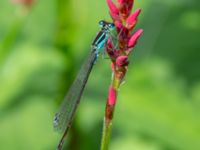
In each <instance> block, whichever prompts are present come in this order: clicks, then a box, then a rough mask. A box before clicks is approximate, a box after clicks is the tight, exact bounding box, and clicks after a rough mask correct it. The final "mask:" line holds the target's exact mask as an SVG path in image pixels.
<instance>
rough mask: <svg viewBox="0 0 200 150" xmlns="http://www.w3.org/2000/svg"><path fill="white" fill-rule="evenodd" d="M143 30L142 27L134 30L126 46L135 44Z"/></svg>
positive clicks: (130, 46)
mask: <svg viewBox="0 0 200 150" xmlns="http://www.w3.org/2000/svg"><path fill="white" fill-rule="evenodd" d="M142 32H143V30H142V29H139V30H138V31H136V32H135V33H134V34H133V35H132V36H131V38H130V39H129V41H128V48H132V47H134V46H135V44H136V42H137V40H138V38H139V37H140V36H141V34H142Z"/></svg>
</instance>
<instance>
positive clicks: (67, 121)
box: [54, 20, 115, 150]
mask: <svg viewBox="0 0 200 150" xmlns="http://www.w3.org/2000/svg"><path fill="white" fill-rule="evenodd" d="M99 25H100V27H101V30H100V31H99V32H98V34H97V36H96V37H95V39H94V41H93V42H92V45H91V51H90V54H89V56H88V57H87V59H86V60H85V62H84V63H83V65H82V67H81V69H80V71H79V73H78V75H77V77H76V79H75V80H74V82H73V84H72V85H71V87H70V89H69V91H68V93H67V95H66V96H65V98H64V100H63V102H62V104H61V107H60V110H59V111H58V112H57V113H56V114H55V118H54V128H55V129H56V130H59V131H61V132H63V133H64V134H63V136H62V138H61V140H60V143H59V145H58V147H57V150H61V149H62V146H63V143H64V139H65V137H66V135H67V132H68V130H69V128H70V126H71V123H72V119H73V116H74V114H75V111H76V109H77V107H78V105H79V103H80V99H81V96H82V93H83V90H84V88H85V85H86V83H87V80H88V77H89V75H90V72H91V70H92V68H93V65H94V64H95V62H96V60H97V58H98V56H99V53H100V52H101V51H102V48H103V47H104V45H105V44H106V42H107V40H108V38H109V37H110V32H111V31H112V30H114V29H115V25H114V24H113V23H109V22H106V21H104V20H102V21H100V22H99Z"/></svg>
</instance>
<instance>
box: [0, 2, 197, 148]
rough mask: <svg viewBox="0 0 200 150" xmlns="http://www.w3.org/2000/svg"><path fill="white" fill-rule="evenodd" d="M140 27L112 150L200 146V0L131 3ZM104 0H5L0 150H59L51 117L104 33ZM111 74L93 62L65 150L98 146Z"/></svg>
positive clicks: (105, 63)
mask: <svg viewBox="0 0 200 150" xmlns="http://www.w3.org/2000/svg"><path fill="white" fill-rule="evenodd" d="M138 7H141V8H142V13H141V15H140V17H139V23H138V25H137V27H136V28H143V29H144V33H143V35H142V37H141V39H140V40H139V41H138V44H137V46H136V47H135V49H134V53H132V55H131V57H130V62H131V64H130V65H129V69H128V72H127V76H126V82H125V84H124V85H122V86H121V88H120V92H119V97H118V104H117V107H116V111H115V115H114V122H113V132H112V137H111V143H110V150H200V117H199V116H200V78H199V77H200V69H199V67H200V51H198V50H199V48H200V42H199V40H200V39H199V38H200V36H199V35H200V1H199V0H178V1H174V0H163V1H159V0H149V1H139V0H135V6H134V9H136V8H138ZM101 19H106V20H108V21H111V19H110V17H109V15H108V8H107V5H106V1H105V0H98V1H94V0H37V1H36V2H35V3H34V5H33V6H32V8H31V9H29V8H25V7H24V6H23V5H20V4H14V3H12V2H11V1H10V0H1V1H0V150H27V149H28V150H53V149H55V148H56V145H57V143H58V141H59V139H60V137H61V135H60V134H58V133H56V132H54V130H53V127H52V124H53V123H52V120H53V117H54V113H55V112H56V110H57V109H58V107H59V104H60V102H61V101H62V99H63V97H64V95H65V93H66V91H67V89H68V88H69V86H70V84H71V83H72V81H73V79H74V78H75V75H76V73H77V71H78V69H79V68H80V66H81V63H82V61H83V60H84V58H85V56H86V55H87V53H88V51H89V48H90V44H91V41H92V39H93V38H94V36H95V34H96V32H97V31H98V30H99V27H98V21H99V20H101ZM110 78H111V70H110V61H109V60H108V59H101V57H100V59H99V60H98V62H97V63H96V65H95V67H94V69H93V71H92V73H91V76H90V79H89V82H88V84H87V87H86V89H85V92H84V94H83V98H82V101H81V105H80V106H79V109H78V112H77V113H76V117H75V120H74V122H73V126H72V128H71V130H70V134H69V136H68V139H67V144H66V148H65V149H70V150H97V149H99V147H100V140H101V133H102V120H103V116H104V109H105V103H106V101H105V100H106V97H107V90H108V87H109V83H110Z"/></svg>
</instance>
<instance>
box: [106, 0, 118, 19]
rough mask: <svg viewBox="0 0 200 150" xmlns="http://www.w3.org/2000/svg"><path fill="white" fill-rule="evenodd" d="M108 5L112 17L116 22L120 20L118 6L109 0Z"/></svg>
mask: <svg viewBox="0 0 200 150" xmlns="http://www.w3.org/2000/svg"><path fill="white" fill-rule="evenodd" d="M107 4H108V7H109V10H110V15H111V17H112V18H113V19H114V20H118V19H119V10H118V8H117V7H116V5H115V4H114V3H113V1H112V0H107Z"/></svg>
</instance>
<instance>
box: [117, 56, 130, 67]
mask: <svg viewBox="0 0 200 150" xmlns="http://www.w3.org/2000/svg"><path fill="white" fill-rule="evenodd" d="M128 64H129V62H128V56H119V57H117V59H116V65H117V66H118V67H124V66H127V65H128Z"/></svg>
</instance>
